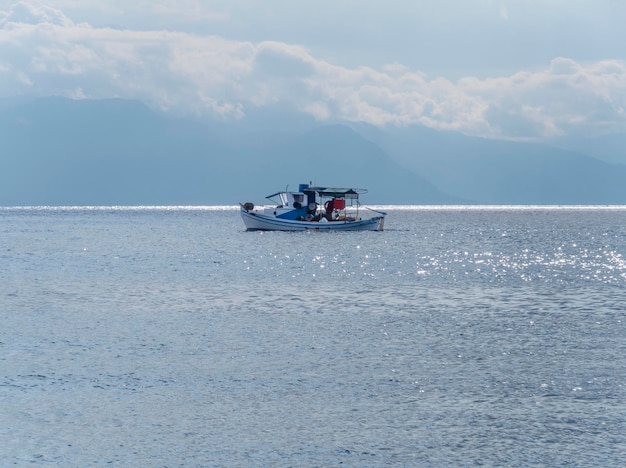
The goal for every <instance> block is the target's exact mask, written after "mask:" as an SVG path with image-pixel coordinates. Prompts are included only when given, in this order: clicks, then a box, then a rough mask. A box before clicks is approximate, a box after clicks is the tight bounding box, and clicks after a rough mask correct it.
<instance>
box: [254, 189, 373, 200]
mask: <svg viewBox="0 0 626 468" xmlns="http://www.w3.org/2000/svg"><path fill="white" fill-rule="evenodd" d="M310 192H315V193H317V194H318V195H319V196H320V197H333V198H347V199H358V198H359V195H360V194H363V193H367V189H361V188H342V187H306V188H302V190H301V191H299V192H287V191H281V192H276V193H273V194H271V195H268V196H266V197H265V198H267V199H269V200H271V199H272V198H274V197H275V196H277V195H281V194H283V193H294V194H296V193H310Z"/></svg>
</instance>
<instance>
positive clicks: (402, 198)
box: [0, 98, 626, 205]
mask: <svg viewBox="0 0 626 468" xmlns="http://www.w3.org/2000/svg"><path fill="white" fill-rule="evenodd" d="M249 114H250V115H249V116H248V118H246V119H243V120H242V121H240V122H220V121H208V120H199V119H176V118H171V117H167V116H165V115H164V114H161V113H158V112H154V111H152V110H150V109H149V108H148V107H146V106H145V105H143V104H141V103H139V102H135V101H126V100H118V99H110V100H70V99H64V98H42V99H26V98H19V99H5V100H0V205H42V204H45V205H85V204H94V205H115V204H122V205H129V204H130V205H134V204H140V205H144V204H236V203H237V202H243V201H254V202H260V201H263V196H265V195H267V194H268V193H271V192H273V191H276V190H280V189H282V188H284V187H285V185H287V184H291V186H292V187H295V186H296V185H297V184H298V183H302V182H308V181H313V182H315V183H317V184H322V185H351V186H358V187H363V188H367V189H369V191H370V193H369V194H368V195H367V199H366V202H367V203H372V204H374V203H385V204H386V203H406V204H413V203H415V204H420V203H423V204H445V203H463V202H464V201H466V202H476V203H494V204H501V203H523V204H526V203H538V204H553V203H559V204H574V203H575V204H591V203H593V204H612V203H620V204H624V203H626V166H623V165H611V164H608V163H606V162H602V161H599V160H597V159H594V158H591V157H588V156H585V155H583V154H580V153H574V152H571V151H566V150H563V149H555V148H552V147H548V146H545V145H531V144H522V143H511V142H504V141H493V140H484V139H479V138H469V137H466V136H463V135H460V134H456V133H450V132H437V131H434V130H429V129H426V128H423V127H409V128H406V129H394V130H391V129H390V130H381V129H377V128H375V127H371V126H368V125H355V124H351V125H350V126H347V125H345V124H341V125H339V124H335V125H320V124H319V123H316V122H315V121H314V120H313V119H311V118H309V117H307V116H305V115H299V114H298V115H295V114H293V113H289V112H285V111H280V110H276V109H274V110H272V111H265V110H261V109H257V110H253V111H252V112H249ZM350 127H351V128H350Z"/></svg>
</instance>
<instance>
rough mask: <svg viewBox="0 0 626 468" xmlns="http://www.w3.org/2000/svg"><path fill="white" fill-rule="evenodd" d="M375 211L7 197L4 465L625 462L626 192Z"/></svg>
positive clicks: (0, 282) (0, 462)
mask: <svg viewBox="0 0 626 468" xmlns="http://www.w3.org/2000/svg"><path fill="white" fill-rule="evenodd" d="M379 208H381V207H379ZM384 209H385V210H386V211H387V213H388V216H387V219H386V223H385V231H383V232H291V233H289V232H246V231H245V230H244V225H243V222H242V220H241V218H240V216H239V213H238V211H237V209H236V208H235V207H230V206H219V207H216V206H213V207H211V206H209V207H27V208H0V466H2V467H5V466H6V467H8V466H63V467H87V466H124V467H126V466H128V467H139V466H141V467H256V466H260V467H333V466H340V465H341V466H354V467H379V466H381V467H382V466H402V467H421V466H423V467H465V466H467V467H469V466H493V467H508V466H512V467H530V466H560V467H590V466H598V467H600V466H601V467H625V466H626V207H529V206H524V207H520V206H508V207H503V206H498V207H485V206H463V207H446V206H387V207H384Z"/></svg>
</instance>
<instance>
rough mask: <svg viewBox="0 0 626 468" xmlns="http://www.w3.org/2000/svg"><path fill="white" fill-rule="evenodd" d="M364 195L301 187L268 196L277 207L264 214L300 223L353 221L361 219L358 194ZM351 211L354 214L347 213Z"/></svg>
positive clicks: (351, 190) (266, 210) (342, 189)
mask: <svg viewBox="0 0 626 468" xmlns="http://www.w3.org/2000/svg"><path fill="white" fill-rule="evenodd" d="M365 192H366V190H364V189H345V188H332V187H310V186H309V185H308V184H300V186H299V188H298V191H297V192H290V191H288V190H285V191H283V192H277V193H274V194H272V195H268V196H267V197H266V198H267V199H268V200H270V201H273V202H274V203H276V206H275V207H273V208H272V207H266V208H265V209H264V214H266V215H269V216H275V217H277V218H283V219H290V220H299V221H338V220H348V219H350V220H354V219H358V209H359V201H358V200H359V193H365ZM346 202H349V204H348V203H346ZM348 208H351V209H352V210H353V211H354V213H352V212H351V213H348V212H347V210H348Z"/></svg>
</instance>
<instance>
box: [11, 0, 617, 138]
mask: <svg viewBox="0 0 626 468" xmlns="http://www.w3.org/2000/svg"><path fill="white" fill-rule="evenodd" d="M624 25H626V2H625V1H622V0H584V1H583V0H509V1H505V0H455V1H452V0H412V1H409V0H407V1H398V0H386V1H384V2H383V1H371V0H360V1H357V0H317V1H295V0H292V1H287V0H265V1H261V0H223V1H220V0H135V1H133V2H129V1H127V0H98V1H92V0H50V1H47V2H42V1H38V0H26V1H21V2H15V1H14V0H8V1H7V0H0V97H10V96H17V95H35V96H39V95H63V96H70V97H76V98H107V97H122V98H129V99H141V100H143V101H145V102H146V103H147V104H149V105H151V106H153V107H155V108H160V109H163V110H168V111H172V112H176V113H178V114H187V113H192V114H198V115H219V116H221V117H223V118H226V119H233V118H245V115H246V111H247V110H249V109H251V108H252V107H263V106H274V105H277V106H281V107H283V108H287V109H293V110H299V111H304V112H308V113H310V114H312V115H314V116H315V117H316V118H318V119H319V120H320V121H323V120H326V119H330V118H341V119H348V120H354V121H366V122H369V123H372V124H375V125H380V126H383V125H406V124H412V123H418V124H422V125H426V126H429V127H433V128H439V129H449V130H458V131H461V132H464V133H467V134H471V135H479V136H486V137H492V138H513V139H542V138H550V137H555V136H562V135H568V134H585V135H595V134H602V133H611V132H624V131H626V110H625V109H626V27H625V26H624Z"/></svg>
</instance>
